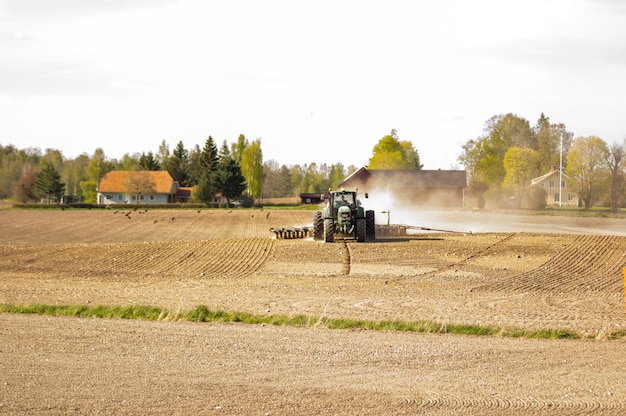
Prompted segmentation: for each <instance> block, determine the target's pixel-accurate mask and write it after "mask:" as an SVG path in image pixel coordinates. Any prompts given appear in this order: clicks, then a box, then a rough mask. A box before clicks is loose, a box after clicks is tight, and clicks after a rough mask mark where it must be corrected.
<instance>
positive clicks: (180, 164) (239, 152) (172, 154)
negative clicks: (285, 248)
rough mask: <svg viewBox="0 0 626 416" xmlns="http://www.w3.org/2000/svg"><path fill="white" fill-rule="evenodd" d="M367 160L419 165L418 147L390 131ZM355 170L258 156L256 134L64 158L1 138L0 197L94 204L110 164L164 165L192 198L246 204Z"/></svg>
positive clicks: (318, 189)
mask: <svg viewBox="0 0 626 416" xmlns="http://www.w3.org/2000/svg"><path fill="white" fill-rule="evenodd" d="M370 165H371V166H375V167H377V168H385V169H404V168H418V169H421V165H420V163H419V154H418V152H417V150H416V149H415V148H414V147H413V145H412V143H411V142H408V141H401V140H400V139H399V138H398V137H397V134H396V132H395V130H392V132H391V134H390V135H388V136H384V137H383V138H382V139H381V140H380V141H379V142H378V144H377V145H376V146H375V147H374V149H373V153H372V158H370ZM356 169H357V167H356V166H354V165H350V166H344V165H343V164H341V163H334V164H331V165H328V164H326V163H321V164H317V163H315V162H313V163H310V164H304V165H298V164H296V165H285V164H279V163H278V162H276V161H274V160H269V161H263V152H262V149H261V140H260V139H256V140H253V141H249V140H248V139H247V138H246V137H245V136H244V135H243V134H241V135H239V137H238V138H237V140H236V141H234V142H232V143H228V141H226V140H224V141H223V143H222V145H221V147H220V148H219V149H218V148H217V145H216V142H215V140H214V139H213V138H212V137H211V136H209V137H208V138H207V140H206V141H205V143H204V146H203V147H202V148H201V147H200V146H199V145H195V146H193V147H191V148H186V147H185V145H184V143H183V142H182V141H179V142H178V143H177V144H176V146H175V147H174V148H173V149H172V150H170V147H169V144H168V143H167V142H166V141H165V140H163V141H162V142H161V144H160V146H159V148H158V151H157V153H156V154H154V153H152V152H147V153H145V152H144V153H141V154H134V155H130V154H125V155H124V156H123V157H122V158H121V159H120V160H116V159H111V158H108V157H107V156H106V154H105V152H104V150H103V149H102V148H97V149H95V151H94V153H93V155H86V154H82V155H80V156H78V157H76V158H75V159H66V158H64V157H63V154H62V153H61V151H59V150H57V149H51V148H49V149H46V150H45V152H43V153H42V152H41V150H40V149H37V148H28V149H18V148H16V147H15V146H13V145H8V146H2V145H0V199H11V200H14V201H16V202H19V203H29V202H39V201H45V202H48V203H52V202H54V203H58V202H61V201H64V202H72V201H75V202H84V203H95V202H96V196H97V186H98V183H99V181H100V179H101V178H102V177H103V176H104V175H105V174H106V173H107V172H109V171H112V170H120V171H161V170H163V171H167V172H168V173H169V174H170V175H171V176H172V178H173V179H174V180H176V181H178V183H179V185H180V186H181V187H191V188H192V189H193V193H192V202H204V203H207V204H209V203H210V202H212V200H213V198H214V196H215V195H216V194H217V193H222V195H223V196H224V197H226V198H228V200H229V201H233V200H234V199H238V198H243V199H244V201H246V202H248V203H252V202H253V201H254V200H256V199H258V198H282V197H295V196H297V195H299V194H300V193H306V192H309V193H322V192H326V191H327V190H328V189H329V188H332V187H335V186H336V185H337V184H339V183H340V182H341V181H342V180H343V179H344V178H345V177H346V176H348V175H349V174H350V173H352V172H354V171H355V170H356ZM138 178H139V177H138ZM135 182H137V183H135V184H134V185H133V186H134V190H133V191H134V192H135V193H136V192H143V193H149V191H148V190H149V188H150V187H149V186H146V184H143V183H140V182H141V181H140V180H139V179H137V181H135ZM139 190H141V191H139ZM131 193H132V192H131ZM68 196H69V198H68Z"/></svg>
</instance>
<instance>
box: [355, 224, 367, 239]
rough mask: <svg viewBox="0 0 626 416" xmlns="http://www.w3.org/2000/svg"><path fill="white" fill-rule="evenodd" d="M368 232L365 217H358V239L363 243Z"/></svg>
mask: <svg viewBox="0 0 626 416" xmlns="http://www.w3.org/2000/svg"><path fill="white" fill-rule="evenodd" d="M366 233H367V224H366V221H365V218H357V219H356V241H357V242H358V243H362V242H363V241H365V235H366Z"/></svg>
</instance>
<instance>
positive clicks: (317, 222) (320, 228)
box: [313, 211, 324, 240]
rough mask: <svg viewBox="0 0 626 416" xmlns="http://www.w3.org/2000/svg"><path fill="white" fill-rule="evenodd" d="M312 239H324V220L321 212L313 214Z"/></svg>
mask: <svg viewBox="0 0 626 416" xmlns="http://www.w3.org/2000/svg"><path fill="white" fill-rule="evenodd" d="M313 239H314V240H323V239H324V218H323V217H322V211H315V212H314V213H313Z"/></svg>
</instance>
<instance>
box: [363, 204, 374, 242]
mask: <svg viewBox="0 0 626 416" xmlns="http://www.w3.org/2000/svg"><path fill="white" fill-rule="evenodd" d="M365 228H366V230H367V231H366V233H365V234H366V236H367V239H368V240H375V239H376V221H375V217H374V211H373V210H368V211H365Z"/></svg>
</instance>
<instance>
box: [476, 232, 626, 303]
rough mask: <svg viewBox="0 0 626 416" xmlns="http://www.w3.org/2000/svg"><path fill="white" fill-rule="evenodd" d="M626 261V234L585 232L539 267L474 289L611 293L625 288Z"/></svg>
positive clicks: (546, 292) (576, 293) (537, 293)
mask: <svg viewBox="0 0 626 416" xmlns="http://www.w3.org/2000/svg"><path fill="white" fill-rule="evenodd" d="M625 265H626V238H624V237H619V236H603V235H583V236H579V237H577V238H576V240H574V242H573V243H572V244H571V245H570V246H569V247H567V248H566V249H565V250H563V251H561V252H560V253H558V254H557V255H556V256H554V257H553V258H552V259H550V260H549V261H547V262H545V263H544V264H543V265H541V266H539V267H538V268H536V269H534V270H531V271H529V272H526V273H522V274H520V275H517V276H513V277H510V278H506V279H503V280H500V281H497V282H494V283H490V284H488V285H484V286H479V287H477V288H475V289H474V290H494V291H507V292H529V293H534V294H536V295H546V294H552V293H557V294H559V295H561V294H572V295H580V294H587V295H588V294H596V295H597V294H607V295H611V294H615V293H619V292H621V290H622V270H623V269H624V266H625Z"/></svg>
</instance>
